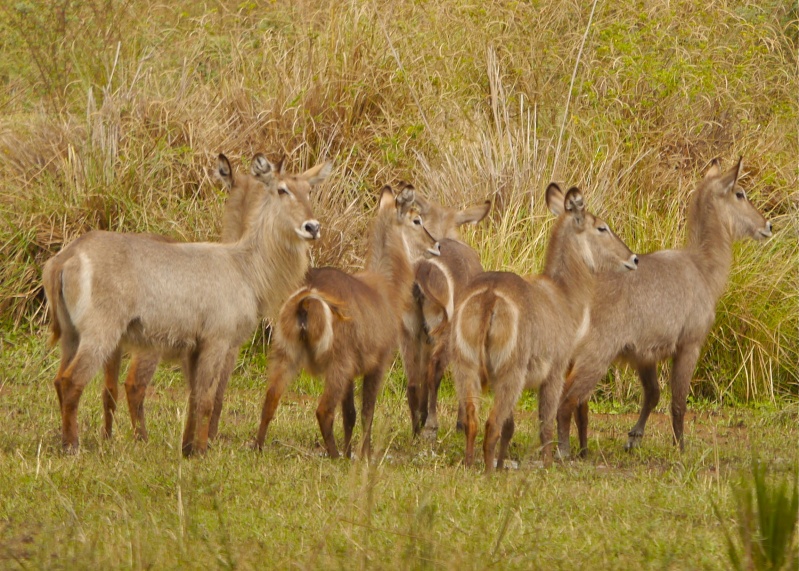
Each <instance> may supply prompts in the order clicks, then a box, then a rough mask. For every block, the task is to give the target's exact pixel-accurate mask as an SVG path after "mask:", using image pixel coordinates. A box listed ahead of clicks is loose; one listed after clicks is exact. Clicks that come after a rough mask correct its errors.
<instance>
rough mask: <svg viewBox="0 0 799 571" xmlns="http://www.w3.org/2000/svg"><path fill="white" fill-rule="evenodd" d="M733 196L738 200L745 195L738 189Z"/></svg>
mask: <svg viewBox="0 0 799 571" xmlns="http://www.w3.org/2000/svg"><path fill="white" fill-rule="evenodd" d="M735 197H736V198H737V199H738V200H743V199H744V198H746V195H745V194H744V193H743V192H741V191H740V190H739V191H738V192H736V193H735Z"/></svg>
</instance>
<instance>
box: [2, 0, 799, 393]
mask: <svg viewBox="0 0 799 571" xmlns="http://www.w3.org/2000/svg"><path fill="white" fill-rule="evenodd" d="M796 16H797V11H796V7H795V5H793V4H792V3H790V2H765V3H761V5H754V4H752V3H748V2H710V3H701V4H700V3H697V2H693V1H680V2H669V3H663V2H641V1H636V2H632V1H629V2H622V3H616V2H599V3H598V5H597V6H596V10H595V12H594V13H592V11H591V7H590V6H588V5H585V3H581V2H489V3H464V2H457V1H445V2H389V3H370V2H356V1H352V2H344V3H340V2H316V1H307V2H303V1H300V2H270V3H263V4H260V3H255V2H210V3H209V2H184V3H180V2H170V3H165V4H161V3H154V2H143V1H142V2H132V1H120V0H89V1H85V2H83V1H81V2H77V1H71V0H46V1H40V2H26V1H20V2H8V3H5V4H3V8H2V9H0V30H1V31H2V34H0V82H2V86H3V88H2V90H0V153H2V157H3V160H2V163H1V164H0V188H1V189H2V190H0V207H1V208H2V218H0V248H2V257H3V260H4V263H3V264H2V267H1V268H0V274H1V278H2V279H1V281H2V289H1V290H0V296H1V298H0V309H2V326H3V328H4V331H6V332H8V331H10V330H12V329H13V328H20V327H22V328H24V329H25V330H26V331H30V332H35V331H39V330H40V329H41V326H42V323H43V317H44V313H43V307H42V303H43V295H42V289H41V287H40V280H39V277H40V271H41V266H42V264H43V262H44V261H45V260H46V259H47V258H48V257H49V256H51V255H52V254H54V253H55V252H57V251H58V250H59V249H60V248H61V246H62V244H64V243H66V242H69V241H70V240H72V239H74V238H75V237H76V236H78V235H80V234H81V233H83V232H86V231H87V230H90V229H93V228H109V229H113V230H120V231H142V230H146V231H151V232H161V233H165V234H170V235H173V236H176V237H180V238H183V239H186V240H207V239H214V238H215V237H216V236H217V235H218V232H219V226H220V223H219V218H220V216H219V213H220V207H221V204H222V202H223V201H224V196H223V194H222V193H221V191H219V190H218V189H217V187H216V186H215V184H214V182H213V180H212V179H211V178H210V177H209V174H208V169H209V168H210V167H211V166H212V165H213V164H214V156H215V154H216V153H218V152H225V153H227V154H228V155H229V156H231V157H233V158H234V159H240V160H241V162H242V163H243V164H244V167H245V168H246V166H247V162H248V159H249V158H250V157H251V156H252V155H253V154H254V153H255V152H257V151H265V152H266V153H267V154H270V155H271V156H273V157H278V156H280V155H281V154H283V153H286V154H287V155H288V156H289V167H290V168H293V169H295V170H300V169H302V168H305V167H306V166H308V165H310V164H312V163H314V162H315V161H317V160H319V159H320V158H323V157H325V158H330V159H333V160H334V161H335V163H336V169H335V175H334V177H333V179H332V181H331V182H330V183H329V184H327V185H326V187H325V189H324V190H323V191H322V192H321V193H320V196H319V197H318V199H317V202H316V205H317V206H316V207H317V210H318V212H319V217H320V219H322V221H323V223H324V226H325V232H324V235H325V240H324V241H323V242H322V244H321V245H319V247H317V248H316V249H315V253H314V256H315V262H316V263H318V264H338V265H342V266H345V267H357V266H358V265H359V264H360V261H361V256H362V254H363V251H364V244H363V235H364V233H363V232H362V231H361V230H362V229H363V228H364V227H365V226H366V224H367V223H368V219H369V213H370V209H371V207H372V205H373V203H374V196H375V189H377V188H379V186H380V185H381V184H383V183H385V182H391V181H395V180H397V179H399V178H405V179H409V180H411V181H413V182H414V184H416V185H417V187H418V188H420V189H421V190H422V191H423V192H425V193H427V194H428V195H430V196H432V197H435V198H438V199H440V200H441V201H443V202H445V203H448V204H456V205H463V204H467V203H470V202H479V201H482V200H483V199H484V198H485V197H491V198H492V199H493V200H494V202H495V208H494V211H493V213H492V215H491V219H490V221H488V223H485V224H483V225H482V226H481V227H480V228H478V229H477V230H475V231H474V232H473V233H471V234H470V235H469V236H468V238H469V240H470V242H471V243H472V244H474V245H475V247H477V248H478V249H479V250H480V252H481V254H482V257H483V261H484V264H485V266H486V267H487V268H491V269H499V268H506V269H510V270H514V271H517V272H520V273H531V272H535V271H537V270H538V269H539V268H540V266H541V258H542V255H543V250H544V244H545V240H546V236H547V230H548V225H547V216H546V212H545V208H544V206H543V200H542V196H543V189H544V187H545V186H546V184H547V183H548V182H549V181H550V180H552V179H554V180H558V181H564V182H565V183H566V184H577V185H580V186H581V187H583V188H584V189H585V191H586V193H587V196H588V199H589V201H590V205H591V206H592V207H593V208H594V209H596V210H597V211H599V212H600V213H601V214H602V215H604V216H605V217H607V218H608V219H609V220H610V222H611V225H612V226H613V227H614V228H615V229H616V230H617V231H618V233H619V234H620V235H621V236H622V238H623V239H625V240H626V241H627V243H628V244H630V246H631V247H632V248H633V249H634V250H635V251H638V252H647V251H651V250H655V249H659V248H670V247H675V246H678V245H680V244H681V242H682V239H683V232H682V225H683V221H684V209H685V204H686V199H687V195H688V194H689V193H690V192H691V190H692V189H693V188H694V187H695V185H696V182H697V180H698V179H699V177H700V176H701V175H702V172H703V169H704V168H706V166H707V164H708V161H709V160H710V159H712V158H713V157H720V158H721V159H722V160H723V162H724V164H725V165H728V164H730V163H731V162H732V161H734V160H736V159H737V157H738V156H740V155H743V156H744V165H745V170H746V172H747V173H748V174H747V176H746V178H745V180H744V186H745V187H746V188H747V189H748V191H749V193H750V196H751V198H752V200H753V202H754V203H755V204H756V205H758V206H759V207H760V208H761V209H762V211H763V212H764V213H766V215H767V216H768V217H769V218H770V219H771V220H772V221H773V223H774V226H775V228H776V236H775V238H774V239H772V240H771V241H770V242H769V243H768V244H766V245H764V246H758V245H754V244H745V245H742V246H740V248H738V251H737V254H736V262H735V265H734V268H733V273H732V276H731V280H730V285H729V287H728V289H727V293H726V295H725V296H724V297H723V299H722V300H721V303H720V304H719V317H718V324H717V326H716V327H715V328H714V330H713V333H712V334H711V338H710V341H709V343H708V345H707V350H706V351H705V355H704V358H703V359H702V361H701V363H702V364H701V366H700V368H699V370H698V371H697V374H696V377H697V382H696V383H695V384H694V395H695V396H702V397H708V398H711V399H716V400H719V401H723V400H725V399H734V400H735V401H743V400H749V399H756V400H762V399H769V398H772V397H773V396H774V395H775V394H784V393H793V394H796V393H797V390H798V389H797V363H798V362H799V335H798V334H797V331H798V330H799V310H798V309H799V304H798V303H797V299H798V298H797V267H798V265H797V259H798V258H797V239H796V236H797V222H796V220H797V217H796V209H797V196H798V195H797V156H799V134H798V133H797V125H799V113H798V112H797V95H796V94H797V93H799V83H798V81H797V58H796V53H797V22H796ZM589 21H590V24H591V25H590V26H589V25H588V24H589ZM583 42H584V43H583ZM635 385H636V383H632V384H627V383H623V384H622V385H621V386H620V387H619V388H618V391H617V394H616V395H615V396H617V397H619V398H624V399H627V398H629V397H630V396H631V395H630V394H627V393H628V392H629V391H632V390H634V387H635Z"/></svg>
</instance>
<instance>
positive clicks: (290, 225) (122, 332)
mask: <svg viewBox="0 0 799 571" xmlns="http://www.w3.org/2000/svg"><path fill="white" fill-rule="evenodd" d="M329 172H330V165H329V164H321V165H318V166H316V167H314V168H312V169H310V170H309V171H307V172H306V173H304V174H302V175H299V176H297V177H291V176H287V175H284V174H282V173H280V172H279V171H277V170H276V169H275V168H274V166H273V165H272V164H271V163H269V161H267V160H266V158H265V157H263V155H260V154H259V155H256V156H255V157H254V158H253V173H254V175H255V176H254V177H249V176H246V175H245V176H236V177H233V171H232V169H231V167H230V163H229V161H228V160H227V158H226V157H225V156H224V155H219V164H218V174H219V176H220V177H221V178H222V179H223V180H225V181H226V183H228V184H229V185H230V186H234V185H245V186H249V185H259V187H260V186H263V190H262V192H253V193H249V192H248V193H247V194H248V195H251V196H252V199H253V201H254V202H253V204H252V210H251V212H250V213H249V214H248V216H247V220H246V221H244V224H243V228H244V229H243V232H242V235H241V238H240V239H239V240H237V241H236V242H233V243H223V244H211V243H189V244H185V243H175V242H168V241H159V240H155V239H153V237H152V236H147V235H141V234H120V233H112V232H100V231H93V232H89V233H88V234H85V235H83V236H81V237H80V238H78V239H77V240H75V242H73V243H72V244H70V245H69V246H67V248H65V249H64V250H62V252H60V253H59V254H57V255H56V256H54V257H53V258H52V259H50V260H49V261H48V262H47V263H46V264H45V267H44V272H43V280H44V287H45V293H46V294H47V299H48V300H49V302H50V314H51V318H52V331H53V339H54V340H57V339H59V338H60V341H61V365H60V367H59V370H58V373H57V375H56V379H55V383H54V384H55V388H56V393H57V394H58V399H59V404H60V406H61V419H62V437H61V438H62V444H63V446H64V448H65V449H66V450H68V451H74V450H77V447H78V425H77V408H78V402H79V400H80V397H81V394H82V393H83V389H84V387H85V386H86V384H87V383H88V382H89V381H90V380H91V378H92V377H93V376H94V374H95V373H96V372H97V370H98V369H99V368H100V367H103V366H105V367H108V365H109V363H110V364H111V365H112V366H113V364H114V363H115V362H116V361H118V360H119V355H120V353H121V351H122V350H123V348H130V349H132V350H133V351H134V352H135V351H156V352H159V353H164V354H167V355H169V356H183V357H184V359H183V369H184V374H185V375H186V377H187V379H188V381H189V386H190V397H189V407H188V418H187V421H186V429H185V431H184V434H183V445H182V449H183V453H184V454H185V455H189V454H191V453H193V452H195V453H203V452H205V450H206V448H207V442H208V436H209V429H210V419H211V413H212V410H213V408H214V402H215V399H216V397H217V395H219V394H221V391H223V390H224V386H225V385H226V383H227V380H228V378H229V377H230V373H231V372H232V370H233V366H234V364H235V360H236V355H237V352H238V348H239V347H240V346H241V344H242V343H243V342H244V341H245V340H246V338H247V336H248V335H249V334H250V333H251V332H252V330H253V329H254V328H255V326H256V325H257V323H258V321H259V320H260V318H261V317H262V316H264V315H267V314H268V313H269V312H270V311H271V310H272V307H273V304H274V292H276V291H278V292H283V291H286V290H288V289H290V288H292V287H294V286H295V284H297V283H300V282H301V280H302V276H303V275H304V273H305V270H306V268H307V249H308V243H309V241H311V240H314V239H317V238H318V237H319V228H320V225H319V222H317V221H316V220H315V219H314V217H313V213H312V211H311V205H310V203H309V201H308V194H309V191H310V188H311V187H313V186H314V185H316V184H318V183H319V182H321V181H322V180H324V178H325V177H326V176H327V175H328V174H329ZM107 376H109V375H108V374H107Z"/></svg>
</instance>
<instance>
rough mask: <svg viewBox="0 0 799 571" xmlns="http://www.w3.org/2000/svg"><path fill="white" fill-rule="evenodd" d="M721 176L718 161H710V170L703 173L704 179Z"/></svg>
mask: <svg viewBox="0 0 799 571" xmlns="http://www.w3.org/2000/svg"><path fill="white" fill-rule="evenodd" d="M720 174H721V164H720V163H719V160H718V159H713V160H712V161H710V168H709V169H707V172H706V173H705V178H712V177H714V176H719V175H720Z"/></svg>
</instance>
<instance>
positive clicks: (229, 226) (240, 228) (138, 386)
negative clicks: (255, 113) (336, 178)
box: [103, 159, 310, 441]
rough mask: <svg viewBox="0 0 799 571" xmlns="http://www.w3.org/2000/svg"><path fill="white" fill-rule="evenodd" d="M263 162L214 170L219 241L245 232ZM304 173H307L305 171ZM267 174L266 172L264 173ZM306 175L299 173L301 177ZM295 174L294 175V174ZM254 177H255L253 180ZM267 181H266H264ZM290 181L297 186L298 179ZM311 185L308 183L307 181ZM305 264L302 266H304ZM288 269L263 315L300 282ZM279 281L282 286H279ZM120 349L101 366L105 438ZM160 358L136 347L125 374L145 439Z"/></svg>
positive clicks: (214, 422) (214, 420) (212, 432)
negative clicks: (223, 194) (222, 197)
mask: <svg viewBox="0 0 799 571" xmlns="http://www.w3.org/2000/svg"><path fill="white" fill-rule="evenodd" d="M259 165H262V163H261V162H259V161H253V169H252V177H249V176H247V175H239V176H238V177H236V183H235V184H234V181H233V173H232V171H230V169H229V168H228V170H227V171H226V172H225V173H224V174H222V173H220V171H219V170H217V171H216V172H215V176H216V177H217V178H219V179H220V180H221V181H222V183H223V184H224V185H225V187H227V189H228V193H229V196H228V199H227V201H226V202H225V208H224V213H223V215H222V242H236V241H237V240H238V239H239V238H241V236H242V234H243V233H244V226H245V224H246V223H247V219H248V217H249V215H250V212H252V211H253V210H254V208H255V207H256V205H257V204H258V203H259V195H260V194H262V193H264V192H268V190H267V189H266V187H265V186H264V184H259V183H258V182H259V181H258V180H257V179H259V178H262V177H263V176H264V173H262V172H261V171H260V170H259V168H260V166H259ZM274 170H275V172H278V173H281V174H282V173H283V159H281V160H280V162H279V163H278V164H277V165H275V168H274ZM306 174H307V173H306ZM267 175H268V173H267ZM305 176H306V175H301V176H300V177H298V178H299V180H301V179H302V178H303V177H305ZM294 178H297V177H294ZM253 179H255V180H253ZM265 182H268V181H265ZM293 184H294V185H295V186H296V184H297V182H296V181H294V182H293ZM309 187H310V185H309ZM152 237H153V239H155V240H167V239H166V238H164V237H162V236H157V235H152ZM296 262H297V263H302V259H300V258H297V260H296ZM306 267H307V264H306V265H304V266H303V268H306ZM274 271H276V272H278V273H285V272H286V270H285V269H282V268H280V267H277V266H275V267H274ZM289 273H291V274H293V277H292V278H291V279H290V280H289V283H286V282H281V281H279V280H275V282H276V283H275V292H274V293H275V295H274V297H273V298H272V301H273V302H274V303H273V304H272V307H271V308H270V309H269V310H267V314H266V317H274V316H275V315H274V314H275V313H276V311H277V309H278V308H279V307H280V306H279V301H277V300H283V299H285V298H286V297H288V295H289V293H291V291H293V290H294V288H296V287H297V285H299V283H294V280H295V279H296V277H297V274H296V270H291V271H290V272H289ZM281 284H282V285H283V288H282V290H281V287H280V286H281ZM121 356H122V355H121V353H117V354H115V355H114V358H112V359H111V360H109V361H108V362H107V363H106V364H105V366H104V368H103V371H104V380H105V388H104V389H103V416H104V430H103V434H104V436H105V437H106V438H111V435H112V431H113V424H114V416H115V414H116V404H117V398H118V379H119V369H120V366H121ZM160 361H161V354H160V353H159V351H157V350H138V351H136V352H135V353H133V355H132V358H131V362H130V367H129V368H128V374H127V376H126V377H125V395H126V397H127V401H128V409H129V412H130V419H131V424H132V426H133V434H134V436H135V437H136V438H138V439H141V440H145V441H146V440H147V427H146V425H145V420H144V397H145V394H146V390H147V387H148V386H149V384H150V381H151V380H152V378H153V375H154V374H155V370H156V368H157V367H158V363H159V362H160ZM224 390H225V387H223V386H221V385H220V388H219V389H217V398H216V401H215V403H214V413H213V415H212V416H211V426H210V428H209V431H208V438H209V439H213V438H215V437H216V432H217V429H218V423H219V415H220V414H221V411H222V397H223V395H224Z"/></svg>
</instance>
